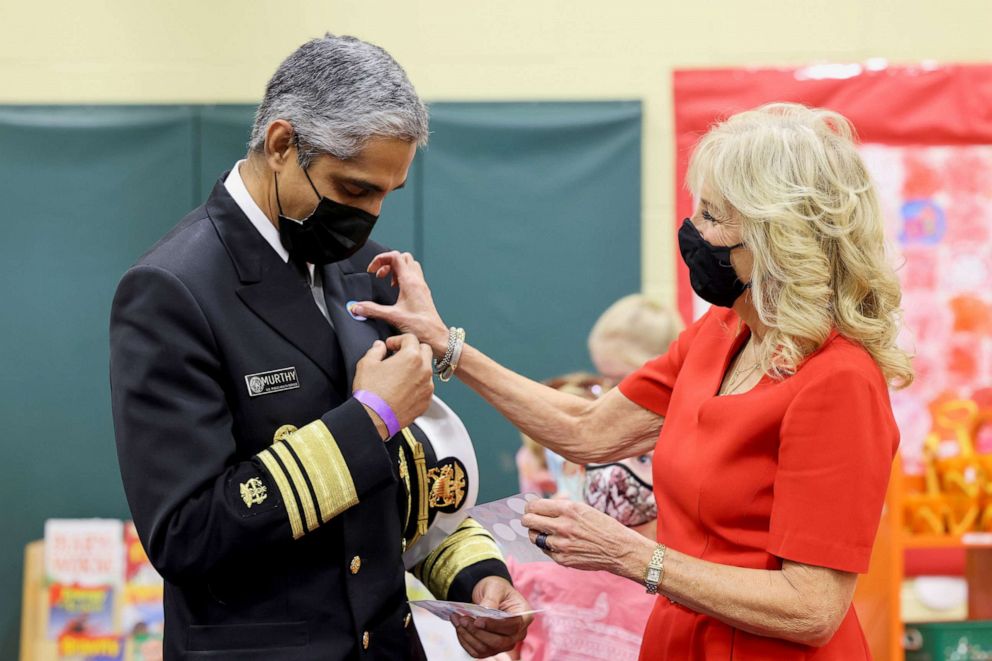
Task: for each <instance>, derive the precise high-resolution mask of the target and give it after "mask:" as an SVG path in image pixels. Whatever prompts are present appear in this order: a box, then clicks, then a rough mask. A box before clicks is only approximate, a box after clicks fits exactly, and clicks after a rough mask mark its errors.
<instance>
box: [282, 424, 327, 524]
mask: <svg viewBox="0 0 992 661" xmlns="http://www.w3.org/2000/svg"><path fill="white" fill-rule="evenodd" d="M270 450H271V451H272V452H274V453H275V454H276V455H278V457H279V459H281V460H282V465H283V466H285V467H286V472H287V473H289V478H290V479H291V480H292V481H293V487H294V488H295V489H296V493H298V494H299V496H300V502H301V503H303V516H304V517H305V518H306V522H307V530H308V531H310V532H313V531H314V530H316V529H317V526H319V525H320V522H319V521H318V520H317V508H316V507H315V506H314V504H313V498H311V497H310V487H309V486H307V481H306V479H305V478H304V477H303V473H302V472H301V471H300V466H299V465H298V464H297V463H296V458H295V457H293V455H292V454H290V452H289V449H288V448H287V447H286V446H285V445H284V444H283V442H281V441H280V442H279V443H276V444H274V445H273V446H272V447H271V448H270Z"/></svg>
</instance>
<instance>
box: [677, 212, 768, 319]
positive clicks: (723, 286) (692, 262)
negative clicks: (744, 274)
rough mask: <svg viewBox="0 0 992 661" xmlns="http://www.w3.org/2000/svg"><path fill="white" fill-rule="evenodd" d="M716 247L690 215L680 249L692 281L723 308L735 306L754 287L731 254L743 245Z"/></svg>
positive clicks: (708, 299)
mask: <svg viewBox="0 0 992 661" xmlns="http://www.w3.org/2000/svg"><path fill="white" fill-rule="evenodd" d="M743 245H744V244H743V243H738V244H737V245H735V246H714V245H713V244H711V243H709V242H708V241H707V240H706V239H704V238H703V235H702V234H700V233H699V230H698V229H696V226H695V225H693V224H692V221H691V220H689V219H688V218H686V219H685V220H684V221H682V227H680V228H679V251H680V252H681V253H682V259H683V260H685V265H686V266H688V267H689V283H690V284H691V285H692V289H693V291H695V292H696V294H697V295H698V296H699V298H701V299H703V300H704V301H706V302H707V303H712V304H713V305H717V306H719V307H722V308H729V307H733V305H734V301H736V300H737V298H738V297H739V296H740V295H741V294H743V293H744V292H745V291H747V289H748V288H749V287H750V286H751V284H750V283H747V284H745V283H743V282H741V281H740V280H739V279H738V278H737V272H736V271H734V267H733V265H732V264H731V263H730V253H731V251H732V250H734V249H735V248H740V247H741V246H743Z"/></svg>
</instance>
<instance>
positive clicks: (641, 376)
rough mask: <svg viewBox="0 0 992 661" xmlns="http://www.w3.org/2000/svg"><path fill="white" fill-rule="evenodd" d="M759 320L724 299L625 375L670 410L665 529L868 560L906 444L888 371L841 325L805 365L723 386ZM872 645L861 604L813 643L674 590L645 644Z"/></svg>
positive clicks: (660, 491) (662, 455)
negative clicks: (734, 620) (737, 624)
mask: <svg viewBox="0 0 992 661" xmlns="http://www.w3.org/2000/svg"><path fill="white" fill-rule="evenodd" d="M749 334H750V332H749V330H748V329H747V327H746V326H744V325H743V324H741V323H740V319H739V318H738V317H737V315H736V314H735V313H734V312H733V311H732V310H726V309H716V308H714V309H712V310H711V311H710V312H708V313H707V314H706V315H704V316H703V317H702V318H700V319H699V320H698V321H697V322H696V323H694V324H693V325H692V326H690V327H689V328H687V329H686V330H685V331H684V332H683V333H682V335H680V336H679V338H678V339H677V340H676V341H675V342H674V343H672V346H671V347H670V348H669V350H668V352H667V353H666V354H664V355H663V356H661V357H659V358H657V359H655V360H653V361H651V362H649V363H647V364H646V365H645V366H644V367H642V368H641V369H640V370H638V371H637V372H635V373H634V374H632V375H630V376H629V377H627V378H626V379H625V380H624V381H623V382H622V383H621V384H620V391H621V392H622V393H623V394H624V395H625V396H626V397H627V398H629V399H630V400H632V401H633V402H635V403H636V404H638V405H640V406H642V407H644V408H646V409H649V410H651V411H654V412H656V413H658V414H660V415H663V416H665V423H664V425H663V426H662V430H661V434H660V435H659V437H658V443H657V445H656V446H655V454H654V490H655V495H656V497H657V501H658V541H659V542H661V543H663V544H666V545H668V546H670V547H671V548H673V549H676V550H678V551H681V552H682V553H686V554H688V555H690V556H694V557H696V558H701V559H703V560H708V561H710V562H717V563H721V564H726V565H733V566H737V567H749V568H755V569H780V568H781V566H782V561H783V559H787V560H792V561H795V562H801V563H805V564H810V565H817V566H822V567H830V568H832V569H837V570H841V571H847V572H856V573H864V572H865V571H867V570H868V560H869V558H870V556H871V547H872V542H873V541H874V538H875V533H876V531H877V529H878V523H879V518H880V515H881V511H882V505H883V502H884V500H885V490H886V486H887V485H888V480H889V471H890V468H891V465H892V459H893V457H894V455H895V452H896V449H897V447H898V444H899V432H898V429H897V428H896V423H895V420H894V419H893V417H892V408H891V405H890V403H889V396H888V388H887V386H886V383H885V379H884V378H883V376H882V373H881V371H880V370H879V368H878V366H877V365H876V364H875V362H874V361H873V360H872V358H871V356H870V355H869V354H868V352H867V351H866V350H865V349H864V348H863V347H861V346H860V345H858V344H857V343H855V342H851V341H850V340H847V339H845V338H844V337H842V336H840V335H838V334H837V333H836V332H834V333H832V334H831V335H830V337H829V339H828V340H827V341H826V343H825V344H824V346H823V347H822V348H821V349H820V350H819V351H817V352H816V353H815V354H813V355H812V356H810V357H809V358H807V360H806V361H805V362H804V363H803V364H802V365H801V366H800V368H799V369H798V370H797V372H796V373H795V374H794V375H793V376H791V377H789V378H787V379H784V380H774V379H771V378H770V377H768V376H765V377H763V378H762V379H761V381H759V383H758V384H757V385H756V386H755V387H754V388H753V389H752V390H750V391H748V392H746V393H742V394H739V395H726V396H717V392H718V391H719V389H720V384H721V382H722V380H723V376H724V374H725V372H726V369H727V366H728V365H729V364H730V362H731V360H732V358H733V357H734V355H736V353H737V352H738V351H739V350H740V348H741V347H742V346H743V344H744V342H746V341H747V338H748V337H749ZM870 658H871V654H870V652H869V651H868V646H867V643H866V641H865V638H864V635H863V633H862V631H861V625H860V624H859V623H858V618H857V616H856V615H855V612H854V609H853V608H851V609H850V610H849V611H848V613H847V615H846V617H845V618H844V621H843V623H842V624H841V626H840V629H839V630H838V631H837V633H836V635H834V637H833V639H831V641H830V642H829V643H827V644H826V645H824V646H822V647H819V648H813V647H808V646H804V645H799V644H795V643H790V642H787V641H784V640H780V639H774V638H766V637H762V636H757V635H754V634H750V633H747V632H745V631H741V630H739V629H735V628H734V627H732V626H729V625H727V624H725V623H723V622H721V621H719V620H717V619H715V618H713V617H709V616H707V615H702V614H700V613H697V612H695V611H692V610H690V609H688V608H685V607H683V606H681V605H678V604H673V603H671V602H669V600H668V599H665V598H658V599H656V600H655V606H654V609H653V611H652V613H651V617H650V619H649V620H648V624H647V628H646V629H645V633H644V642H643V645H642V647H641V659H642V660H646V659H679V660H680V661H681V660H683V659H707V660H711V659H737V660H752V659H753V660H759V659H761V660H767V659H816V660H817V661H821V660H827V659H830V660H834V659H836V660H838V661H840V660H842V661H857V660H859V659H870Z"/></svg>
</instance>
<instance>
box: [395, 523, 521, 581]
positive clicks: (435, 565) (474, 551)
mask: <svg viewBox="0 0 992 661" xmlns="http://www.w3.org/2000/svg"><path fill="white" fill-rule="evenodd" d="M483 560H503V554H502V553H500V550H499V546H498V545H497V544H496V540H494V539H493V538H492V535H490V534H489V532H488V531H487V530H486V529H485V528H483V527H482V526H481V525H479V523H478V522H477V521H474V520H473V519H465V521H463V522H462V524H461V525H460V526H458V529H457V530H455V532H453V533H451V534H450V535H448V537H447V538H445V540H444V541H443V542H441V544H440V545H439V546H438V547H437V548H436V549H434V550H433V551H432V552H431V553H430V555H428V556H427V558H426V559H424V561H423V562H422V563H421V564H420V566H419V567H417V568H415V572H414V573H415V574H417V578H419V579H420V580H422V581H423V582H424V584H425V585H426V586H427V588H428V589H429V590H430V591H431V593H432V594H433V595H434V596H435V597H437V598H438V599H446V598H447V596H448V590H449V589H450V588H451V584H452V583H453V582H454V580H455V577H457V576H458V573H459V572H461V571H462V570H463V569H466V568H468V567H470V566H472V565H474V564H475V563H477V562H482V561H483Z"/></svg>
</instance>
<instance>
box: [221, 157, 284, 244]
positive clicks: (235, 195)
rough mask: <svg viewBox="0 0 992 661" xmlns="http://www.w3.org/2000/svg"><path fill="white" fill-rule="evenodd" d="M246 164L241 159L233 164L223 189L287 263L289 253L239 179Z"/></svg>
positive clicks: (270, 222)
mask: <svg viewBox="0 0 992 661" xmlns="http://www.w3.org/2000/svg"><path fill="white" fill-rule="evenodd" d="M246 162H247V161H245V160H243V159H242V160H240V161H238V162H237V163H235V164H234V167H233V168H231V173H230V174H228V175H227V178H226V179H224V188H226V189H227V192H228V193H229V194H230V196H231V199H233V200H234V203H235V204H237V205H238V207H240V209H241V211H242V212H243V213H244V214H245V215H246V216H248V220H249V221H251V224H252V225H254V226H255V229H256V230H258V233H259V234H261V235H262V238H263V239H265V241H266V242H267V243H268V244H269V245H270V246H272V249H273V250H275V251H276V254H277V255H279V257H280V258H282V261H284V262H288V261H289V251H287V250H286V248H285V246H283V245H282V241H281V240H280V239H279V230H278V229H276V226H275V225H273V224H272V221H271V220H269V217H268V216H266V215H265V212H264V211H262V209H261V208H259V206H258V204H257V203H256V202H255V200H254V199H253V198H252V196H251V193H249V192H248V187H247V186H245V181H244V179H242V178H241V166H242V165H244V164H245V163H246Z"/></svg>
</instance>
